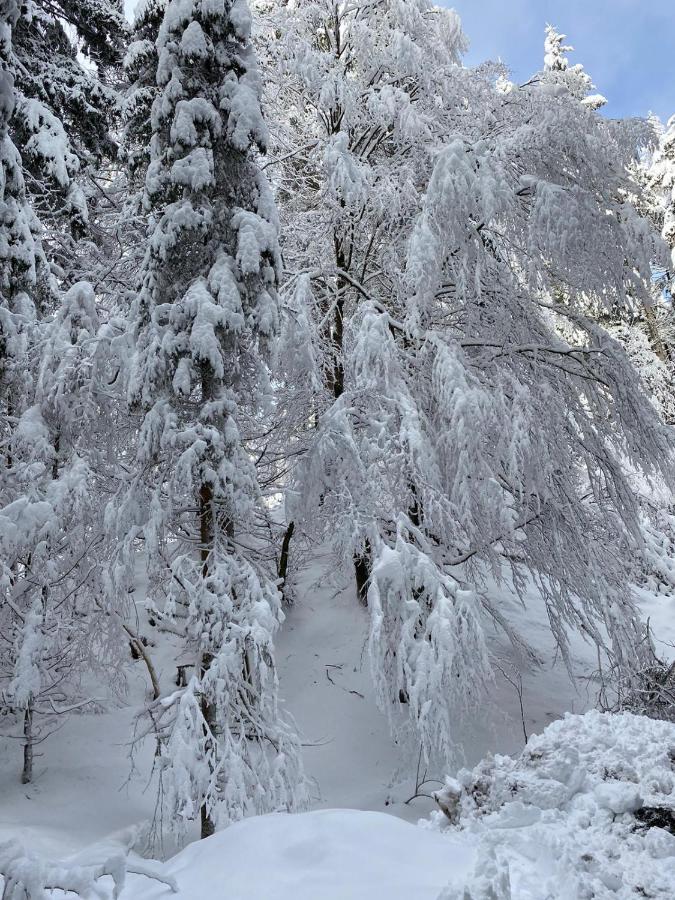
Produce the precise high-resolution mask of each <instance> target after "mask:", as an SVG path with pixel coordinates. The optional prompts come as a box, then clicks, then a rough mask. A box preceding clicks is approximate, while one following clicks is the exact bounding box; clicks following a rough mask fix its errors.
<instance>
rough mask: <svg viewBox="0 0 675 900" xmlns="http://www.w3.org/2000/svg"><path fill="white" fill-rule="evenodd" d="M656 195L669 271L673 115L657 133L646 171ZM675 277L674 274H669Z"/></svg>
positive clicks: (674, 191)
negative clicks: (666, 246)
mask: <svg viewBox="0 0 675 900" xmlns="http://www.w3.org/2000/svg"><path fill="white" fill-rule="evenodd" d="M647 179H648V183H649V186H650V187H651V189H652V190H653V191H654V193H655V195H656V204H655V206H656V209H655V216H656V219H657V222H658V224H659V226H660V227H661V234H662V236H663V239H664V241H665V242H666V244H667V245H668V247H670V250H671V254H672V259H671V273H672V269H675V116H671V118H670V119H669V120H668V123H667V125H666V127H665V128H664V129H663V131H662V132H661V134H660V135H659V145H658V148H657V150H656V152H655V153H654V156H653V159H652V161H651V165H650V167H649V171H648V173H647ZM671 278H675V274H671Z"/></svg>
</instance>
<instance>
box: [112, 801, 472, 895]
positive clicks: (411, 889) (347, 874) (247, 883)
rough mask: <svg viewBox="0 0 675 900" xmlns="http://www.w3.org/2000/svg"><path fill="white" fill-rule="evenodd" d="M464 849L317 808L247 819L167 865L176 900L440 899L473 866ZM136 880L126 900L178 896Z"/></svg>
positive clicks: (372, 816) (369, 816)
mask: <svg viewBox="0 0 675 900" xmlns="http://www.w3.org/2000/svg"><path fill="white" fill-rule="evenodd" d="M473 863H474V860H473V853H472V852H471V850H470V849H469V848H468V847H467V844H466V842H465V841H463V840H461V839H457V838H453V837H448V836H446V835H443V834H439V833H433V832H429V831H426V830H424V829H422V828H419V827H417V826H415V825H411V824H409V823H407V822H402V821H401V820H400V819H397V818H396V817H394V816H389V815H386V814H385V813H376V812H361V811H356V810H347V809H340V810H320V811H316V812H311V813H301V814H297V815H269V816H260V817H256V818H253V819H246V820H244V821H242V822H239V823H238V824H236V825H233V826H231V827H230V828H227V829H226V830H225V831H222V832H219V833H218V834H216V835H214V836H213V837H212V838H208V839H207V840H205V841H198V842H196V843H194V844H190V845H189V846H188V847H186V848H185V850H183V851H182V852H181V853H179V854H178V855H177V856H175V857H174V858H173V859H171V860H169V862H168V863H167V864H166V866H165V868H164V872H165V874H170V875H172V876H173V877H174V878H175V879H176V882H177V884H178V893H177V894H175V895H173V896H175V897H176V898H177V900H207V898H208V900H219V898H223V900H377V898H380V897H381V898H385V897H386V898H387V900H436V898H437V897H438V895H439V893H440V891H441V890H442V889H443V887H444V886H445V885H446V884H447V882H448V880H450V879H453V880H454V879H458V880H460V881H461V880H462V879H464V878H465V877H466V876H467V875H468V874H469V872H470V871H471V869H472V867H473ZM171 896H172V895H171V892H170V890H169V889H167V887H166V886H164V885H160V884H155V883H151V882H148V881H147V880H143V881H141V880H140V879H136V878H133V879H131V880H130V882H129V886H128V887H127V888H126V889H125V891H124V892H123V894H122V898H123V900H132V898H133V900H159V898H169V897H171Z"/></svg>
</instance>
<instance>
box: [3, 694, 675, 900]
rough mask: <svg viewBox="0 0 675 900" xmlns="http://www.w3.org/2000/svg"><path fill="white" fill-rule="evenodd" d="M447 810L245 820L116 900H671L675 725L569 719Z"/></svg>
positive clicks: (487, 774) (483, 772)
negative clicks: (427, 815)
mask: <svg viewBox="0 0 675 900" xmlns="http://www.w3.org/2000/svg"><path fill="white" fill-rule="evenodd" d="M439 801H440V804H439V805H442V807H443V808H444V809H445V811H446V812H445V813H443V812H440V811H438V812H436V813H435V814H434V815H433V816H432V817H431V819H429V820H425V821H422V822H420V824H419V825H412V824H410V823H407V822H404V821H402V820H401V819H399V818H397V817H395V816H391V815H386V814H384V813H378V812H365V811H357V810H345V809H339V810H317V811H314V812H310V813H300V814H294V815H289V814H283V813H279V814H273V815H268V816H257V817H254V818H250V819H246V820H244V821H243V822H239V823H237V824H235V825H232V826H230V827H229V828H227V829H225V830H224V831H222V832H220V833H218V834H216V835H214V836H213V837H211V838H208V839H207V840H205V841H195V842H194V843H192V844H190V845H189V846H187V847H186V848H185V849H184V850H182V851H181V852H180V853H178V854H177V855H175V856H174V857H173V858H171V859H169V860H168V861H167V862H166V863H164V864H163V865H162V864H159V863H156V864H145V871H146V874H145V875H137V874H129V875H128V876H127V880H126V885H125V887H124V889H123V890H122V892H121V894H120V900H163V898H167V900H168V898H170V897H176V900H220V898H222V900H635V898H638V897H649V898H653V900H672V898H673V885H674V884H675V834H673V833H671V832H672V831H675V724H672V723H667V722H658V721H654V720H650V719H645V718H641V717H639V716H633V715H631V714H629V713H625V714H620V715H613V714H608V713H605V714H601V713H598V712H595V711H591V712H588V713H586V714H585V715H583V716H576V715H567V716H566V717H565V718H564V719H562V720H559V721H557V722H554V723H553V724H552V725H550V726H549V727H548V728H547V729H546V730H545V731H544V733H543V734H542V735H537V736H534V737H532V738H531V739H530V740H529V742H528V744H527V746H526V747H525V749H524V750H523V751H522V752H521V753H520V754H518V755H516V756H514V757H507V756H501V755H499V756H491V757H488V758H486V759H485V760H483V761H482V762H481V763H480V764H479V765H478V766H476V767H474V769H473V770H469V769H464V770H460V772H458V773H457V776H456V777H455V778H449V779H448V780H447V783H446V787H445V788H444V790H443V791H442V792H440V794H439ZM655 815H656V816H657V820H656V821H659V822H661V824H667V825H668V828H669V829H670V830H668V829H667V828H665V827H655V825H654V822H655V819H654V816H655ZM113 843H114V842H112V841H108V842H107V843H106V845H105V846H101V847H100V848H99V850H98V853H97V849H96V848H95V847H93V848H91V849H90V850H89V851H88V853H87V854H86V855H83V854H80V855H79V857H76V858H75V859H73V860H70V861H66V864H65V865H66V867H67V866H68V865H72V863H73V862H77V863H78V864H80V865H85V864H91V863H92V862H93V861H94V860H97V859H98V861H99V862H100V861H102V860H104V859H105V858H106V857H107V855H109V854H110V852H111V848H112V846H113ZM0 851H1V848H0ZM137 865H138V861H137V860H136V859H134V858H133V856H132V858H131V860H130V868H131V869H133V868H134V867H135V866H137ZM29 866H30V863H29ZM149 870H150V871H153V870H154V871H155V872H156V873H157V874H158V875H160V876H161V877H162V878H163V879H164V882H165V883H160V882H158V881H155V880H153V879H151V878H148V877H147V872H148V871H149ZM71 871H72V870H71ZM170 884H173V888H174V889H173V891H172V887H171V886H169V885H170ZM98 885H99V887H100V888H101V889H102V890H104V891H107V890H108V889H110V888H111V887H112V883H111V882H110V879H102V880H100V881H99V882H98ZM31 896H33V895H31ZM36 896H37V895H36ZM103 896H110V894H109V893H106V894H104V895H103Z"/></svg>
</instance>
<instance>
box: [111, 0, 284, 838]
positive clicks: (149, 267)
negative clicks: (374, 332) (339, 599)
mask: <svg viewBox="0 0 675 900" xmlns="http://www.w3.org/2000/svg"><path fill="white" fill-rule="evenodd" d="M250 27H251V20H250V15H249V12H248V8H247V6H246V4H245V3H244V2H242V0H234V2H232V0H226V2H225V3H224V4H222V3H221V4H210V3H206V2H188V3H185V2H178V0H170V2H169V3H168V5H167V7H166V11H165V13H164V16H163V20H162V23H161V26H160V28H159V34H158V39H157V45H156V46H157V71H156V82H157V95H156V97H155V99H154V102H153V105H152V111H151V125H152V139H151V159H150V163H149V166H148V170H147V177H146V186H145V191H146V196H145V201H144V203H145V205H146V207H147V208H148V209H149V210H150V229H149V234H148V245H147V252H146V256H145V262H144V266H143V276H142V285H141V287H140V291H139V293H138V297H137V300H136V302H135V303H134V305H133V309H132V313H131V327H132V330H133V333H134V337H135V347H136V349H135V355H134V359H133V364H132V371H131V377H130V384H129V400H130V404H131V407H132V409H133V410H137V411H138V413H139V415H140V429H139V436H138V451H137V458H136V465H135V468H134V473H133V477H132V478H131V479H130V481H129V484H128V488H127V491H126V493H125V494H124V495H123V496H122V497H120V498H119V500H118V502H117V504H116V506H115V509H114V510H112V509H111V515H112V514H113V512H114V515H115V517H116V521H117V527H118V528H119V529H120V534H121V538H122V545H123V548H126V554H127V555H126V559H127V565H128V569H127V572H130V569H131V567H132V566H133V556H134V546H135V541H137V540H139V539H141V540H142V541H143V547H144V556H145V562H146V566H147V569H148V575H149V579H148V583H149V585H150V596H149V600H150V601H151V602H152V603H154V605H155V607H156V612H157V614H158V615H160V616H163V617H172V618H174V619H175V621H176V623H177V624H178V625H179V626H181V625H182V626H183V628H184V635H185V652H186V653H188V654H189V655H190V657H191V659H192V663H193V668H192V673H191V677H190V678H189V681H188V684H187V686H186V687H185V688H183V689H181V690H179V691H177V692H175V693H174V694H172V696H171V698H168V699H167V700H164V701H162V702H161V703H159V704H158V705H157V707H156V710H155V713H153V715H155V720H156V721H157V722H158V728H159V732H160V736H161V738H162V742H161V744H162V756H161V766H162V769H161V771H162V789H163V796H164V799H165V801H166V806H167V812H168V818H169V820H170V821H171V822H172V825H173V826H174V827H175V828H177V829H180V828H182V827H184V826H185V824H186V823H187V822H188V821H189V820H191V819H193V818H196V817H199V818H200V820H201V833H202V836H207V835H208V834H210V833H211V832H212V831H213V830H214V828H215V827H216V825H217V824H218V823H221V824H224V823H226V822H227V821H230V820H232V819H236V818H238V817H240V816H241V815H244V814H245V813H246V812H248V811H263V810H269V809H275V808H278V807H279V806H291V805H293V803H294V802H295V800H296V799H297V791H298V786H299V784H300V781H301V776H300V768H299V762H298V747H297V742H296V739H295V738H294V737H293V735H292V733H291V732H290V731H289V729H288V728H287V727H286V726H285V725H284V723H283V719H282V718H281V717H280V712H279V709H278V706H277V699H276V675H275V668H274V662H273V648H272V637H273V634H274V632H275V631H276V629H277V628H278V625H279V623H280V621H281V619H282V614H281V610H280V602H279V595H278V592H277V590H276V587H275V584H274V582H273V581H272V580H270V578H269V577H268V575H267V574H266V573H265V572H264V570H263V569H262V567H261V565H260V562H259V560H258V559H257V553H256V550H255V547H254V545H253V544H252V537H251V531H252V527H253V525H254V522H255V518H256V512H257V507H258V506H259V502H260V495H259V488H258V484H257V480H256V471H255V466H254V464H253V461H252V459H251V456H250V454H249V452H248V450H247V433H248V432H250V431H251V430H252V426H253V425H254V423H256V422H257V420H258V419H259V417H260V415H261V411H262V409H263V404H264V399H265V396H266V394H267V393H268V392H269V385H268V376H267V371H266V364H265V354H266V350H267V348H268V347H269V345H270V343H271V342H272V341H273V340H274V339H275V334H276V330H277V319H278V312H277V296H276V288H277V279H278V273H279V266H280V258H279V250H278V245H277V218H276V211H275V207H274V203H273V200H272V197H271V195H270V191H269V188H268V186H267V184H266V182H265V179H264V178H263V176H262V175H261V172H260V170H259V168H258V166H257V164H256V161H255V151H256V148H258V149H264V147H265V144H266V140H267V130H266V127H265V124H264V122H263V119H262V115H261V111H260V104H259V93H260V85H259V78H258V73H257V70H256V63H255V57H254V54H253V50H252V47H251V44H250V39H249V34H250ZM118 572H119V570H118Z"/></svg>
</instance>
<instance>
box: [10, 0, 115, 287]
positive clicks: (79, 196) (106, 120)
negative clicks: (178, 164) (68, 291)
mask: <svg viewBox="0 0 675 900" xmlns="http://www.w3.org/2000/svg"><path fill="white" fill-rule="evenodd" d="M125 30H126V24H125V21H124V15H123V11H122V5H121V3H119V2H118V0H56V2H53V0H35V2H31V3H28V4H24V5H22V6H21V10H20V15H19V18H18V20H17V22H16V25H15V29H14V40H13V52H12V59H11V68H12V71H13V73H14V76H15V90H16V103H15V107H14V111H13V114H12V120H11V123H10V129H11V134H12V137H13V140H14V142H15V144H16V145H17V146H19V147H20V148H21V154H22V160H23V166H24V172H25V179H26V188H27V191H28V194H29V197H30V199H31V203H32V205H33V207H34V209H35V210H36V212H37V214H38V216H39V218H40V220H41V222H42V225H43V228H44V235H43V242H44V244H45V249H46V251H47V255H48V257H49V259H50V262H51V263H53V264H56V265H57V266H58V269H57V273H58V275H59V277H60V280H61V281H62V283H64V284H65V285H66V286H69V285H70V284H72V283H73V282H74V281H76V280H78V278H81V277H83V274H84V273H83V272H82V269H86V261H85V259H82V258H81V257H82V255H83V253H84V249H85V248H84V246H83V245H82V243H81V239H82V238H83V237H84V236H89V230H90V229H89V219H90V210H89V207H90V205H92V204H93V205H96V203H97V202H98V201H99V199H100V198H101V197H102V194H101V191H102V190H104V188H101V186H100V185H98V186H97V184H96V182H95V181H94V180H92V178H93V177H95V174H96V173H95V170H96V167H97V166H99V165H100V164H101V162H102V161H103V160H105V159H111V158H113V157H114V155H115V152H116V147H115V142H114V140H113V138H112V136H111V132H112V128H113V124H114V123H113V118H114V115H115V108H116V96H115V89H114V86H115V81H116V79H117V77H118V75H117V69H118V67H119V63H120V61H121V54H122V51H123V43H124V34H125ZM83 57H84V59H83ZM103 199H105V198H104V197H103ZM88 275H89V273H86V275H85V277H87V276H88Z"/></svg>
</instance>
